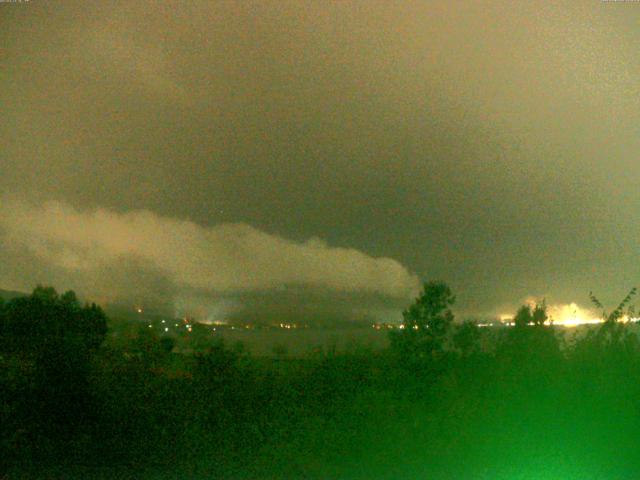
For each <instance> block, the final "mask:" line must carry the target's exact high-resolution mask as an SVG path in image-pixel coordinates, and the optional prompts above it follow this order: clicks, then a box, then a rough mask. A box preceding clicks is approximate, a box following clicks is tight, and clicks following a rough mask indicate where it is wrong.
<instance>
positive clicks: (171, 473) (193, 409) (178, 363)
mask: <svg viewBox="0 0 640 480" xmlns="http://www.w3.org/2000/svg"><path fill="white" fill-rule="evenodd" d="M634 295H635V290H632V291H631V292H630V294H629V296H628V297H626V298H625V299H624V300H623V301H622V302H621V303H620V304H619V305H618V306H617V307H616V308H615V309H614V310H613V311H612V312H611V313H607V312H605V311H604V310H605V309H604V308H603V307H602V305H600V303H599V302H598V301H597V299H596V298H595V297H594V296H593V295H592V299H595V301H594V304H596V302H597V305H600V307H599V308H600V309H601V310H603V318H604V319H605V320H606V321H605V322H604V323H602V324H601V325H599V326H594V327H589V328H587V329H585V330H584V331H578V333H576V334H575V335H566V334H565V335H561V334H560V330H559V329H558V328H555V327H553V325H551V324H550V322H549V321H548V320H549V319H548V315H547V309H546V305H545V303H544V301H543V302H540V303H539V304H538V305H534V306H523V307H522V308H520V309H519V310H518V312H517V314H516V316H515V317H514V324H515V325H514V326H513V327H510V328H496V329H489V328H479V327H478V325H477V324H476V323H475V322H472V321H465V322H456V321H455V317H454V313H453V307H454V305H455V296H454V295H453V292H452V291H451V289H450V288H449V287H448V286H447V285H446V284H444V283H441V282H428V283H426V284H425V285H424V288H423V290H422V291H421V293H420V295H419V296H418V298H417V299H416V300H415V302H414V303H413V304H412V305H410V306H409V307H408V308H407V309H406V310H405V311H404V312H403V328H402V329H399V330H394V331H392V332H391V334H390V345H389V348H388V349H385V350H371V349H367V348H366V347H361V348H359V349H355V350H353V351H348V352H337V351H335V350H329V351H324V352H323V351H315V352H314V353H313V354H310V355H309V356H307V357H304V358H292V357H290V356H286V357H285V356H283V355H280V356H278V357H277V358H255V357H252V356H251V355H249V354H248V353H247V352H245V351H244V350H243V349H242V348H236V347H234V348H230V347H229V346H227V345H226V344H224V343H223V342H217V343H212V344H211V345H210V346H209V348H207V349H205V350H204V351H202V352H200V353H195V354H191V355H182V354H176V353H172V348H173V343H171V342H168V341H166V340H165V341H163V340H162V339H161V338H158V337H156V336H154V334H153V333H152V332H151V331H150V330H149V329H147V328H141V329H139V331H138V332H137V333H136V334H135V335H134V336H132V337H131V338H129V337H126V338H127V340H126V341H125V342H124V343H114V342H113V341H110V340H109V337H108V336H106V333H107V318H106V317H105V315H104V313H103V312H102V310H101V309H100V308H99V307H97V306H95V305H81V304H80V303H79V302H78V300H77V298H76V297H75V295H74V294H73V293H72V292H67V293H65V294H62V295H58V294H57V293H56V292H55V290H53V289H51V288H42V287H38V288H37V289H36V290H34V292H33V294H32V295H30V296H28V297H24V298H18V299H14V300H11V301H9V302H6V303H4V304H2V305H1V306H0V367H1V369H0V426H1V430H0V431H1V432H2V436H1V437H0V448H1V451H2V456H0V469H3V470H5V471H6V472H7V475H8V478H14V477H15V478H83V479H84V478H174V477H175V478H222V479H224V478H229V479H254V478H255V479H280V478H290V479H324V478H336V479H342V478H345V479H360V478H362V479H365V478H366V479H371V478H432V479H450V478H461V479H471V478H481V479H482V478H529V477H532V478H534V477H535V478H537V477H538V476H540V477H554V478H556V477H557V478H607V479H617V478H620V479H624V478H635V477H636V476H638V474H640V457H638V455H637V453H636V452H637V451H638V450H640V437H639V436H638V431H640V344H639V342H638V340H637V336H636V334H635V331H634V330H633V328H632V327H631V326H630V325H629V324H623V323H621V322H620V321H619V320H620V319H621V318H622V317H623V316H624V315H625V314H629V313H632V311H630V310H629V308H630V303H631V301H632V299H633V296H634ZM163 342H164V343H163ZM621 445H623V446H624V448H621V447H620V446H621ZM97 472H98V473H97ZM99 472H102V473H99ZM594 472H595V473H594ZM2 473H3V472H2V470H0V474H2ZM162 475H164V477H163V476H162Z"/></svg>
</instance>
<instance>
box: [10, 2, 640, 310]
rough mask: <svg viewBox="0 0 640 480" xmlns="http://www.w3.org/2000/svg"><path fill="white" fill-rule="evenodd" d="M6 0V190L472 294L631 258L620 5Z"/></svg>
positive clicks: (626, 18)
mask: <svg viewBox="0 0 640 480" xmlns="http://www.w3.org/2000/svg"><path fill="white" fill-rule="evenodd" d="M0 8H1V11H0V14H1V15H2V17H1V21H2V28H1V29H0V41H1V42H2V45H3V46H4V49H3V51H2V55H3V65H6V68H4V74H3V77H2V78H3V88H2V90H0V101H1V102H2V105H3V106H4V109H3V110H4V115H2V117H1V118H0V133H1V134H2V138H3V139H4V140H5V145H4V148H3V149H2V150H0V188H2V190H4V191H8V192H11V193H13V194H17V195H20V196H22V197H24V198H28V199H30V200H31V201H33V202H35V203H36V204H37V205H40V204H41V203H42V202H44V201H48V200H58V201H62V202H64V203H67V204H70V205H71V206H73V207H75V208H80V207H82V208H87V207H89V208H107V209H109V210H110V211H113V212H117V213H119V214H123V215H126V214H127V212H131V211H140V210H147V211H149V212H154V214H155V215H158V216H159V217H161V218H167V219H174V220H175V221H178V220H176V219H180V220H191V221H192V222H195V224H196V225H199V226H201V227H202V228H209V227H210V228H216V226H217V225H220V224H237V223H242V224H244V225H247V226H249V225H250V226H251V227H252V228H254V229H257V231H259V232H270V233H272V234H273V235H276V236H278V237H281V238H287V239H291V240H292V241H297V242H304V241H306V239H308V238H311V237H319V238H323V239H326V240H327V241H328V243H329V244H330V245H335V246H340V247H344V248H353V249H357V250H359V251H362V252H366V254H368V255H371V256H375V257H390V258H394V259H396V260H397V261H398V262H400V263H401V264H402V265H406V266H407V267H408V268H409V269H410V270H411V271H416V272H417V273H418V274H419V275H420V276H422V277H424V278H436V277H437V278H442V279H445V280H448V281H450V282H451V283H452V284H453V286H454V289H455V290H457V291H458V292H460V294H459V307H460V309H461V310H467V311H492V310H494V309H495V308H497V306H501V305H505V304H507V303H509V302H513V301H518V300H519V299H522V298H524V297H526V296H528V295H532V294H533V295H537V296H542V295H547V296H548V297H549V296H551V297H553V298H555V299H557V300H558V301H559V302H567V303H568V302H570V301H574V300H577V301H584V299H585V298H586V293H587V292H588V291H589V290H590V289H594V290H596V291H599V292H601V296H602V297H604V298H605V299H608V298H611V300H612V301H613V300H615V299H616V297H617V296H618V295H619V294H620V293H621V292H624V291H626V289H627V287H628V286H629V285H631V284H634V283H636V282H637V280H638V276H639V274H640V267H638V262H637V258H638V250H639V248H638V242H637V238H639V235H640V227H638V222H635V221H634V218H635V215H636V212H637V211H638V208H640V190H638V188H637V185H638V180H640V174H639V173H638V172H639V170H638V169H637V164H638V158H637V156H638V151H640V131H639V130H640V113H639V112H640V91H639V89H640V87H639V85H640V82H638V80H639V77H640V65H639V61H638V58H640V57H639V56H638V55H637V53H638V51H637V50H638V45H639V44H640V43H639V40H640V39H639V38H638V37H639V35H640V33H638V30H637V29H636V28H635V26H636V25H637V21H638V18H639V15H640V9H639V8H636V6H635V5H633V4H626V5H622V4H620V3H614V2H586V1H585V2H551V3H546V4H544V5H542V4H540V3H539V2H538V3H536V2H527V3H523V2H519V3H515V2H506V1H504V2H503V1H490V2H489V1H487V2H464V3H458V2H402V3H394V2H375V1H367V2H335V3H334V2H299V1H294V2H235V1H234V2H188V3H183V4H175V3H156V2H153V3H151V2H126V3H111V2H104V3H100V2H99V3H91V4H90V5H88V4H87V3H86V2H82V3H80V2H65V3H64V4H63V5H61V4H60V3H56V4H53V3H50V2H47V3H45V2H29V3H28V4H19V5H10V4H2V5H0ZM69 261H70V260H69ZM156 267H157V265H156V266H155V267H154V268H156ZM162 268H166V267H165V266H162ZM24 271H25V274H24V275H23V278H22V280H21V281H24V282H25V283H28V282H30V281H31V279H32V278H36V277H34V276H33V275H31V274H30V273H26V272H27V267H25V270H24ZM17 273H19V272H17ZM19 277H20V275H18V276H17V277H12V278H19ZM173 281H174V279H169V280H168V282H169V283H172V282H173ZM12 286H13V285H6V287H12ZM167 288H168V287H167Z"/></svg>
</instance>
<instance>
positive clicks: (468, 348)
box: [453, 320, 481, 357]
mask: <svg viewBox="0 0 640 480" xmlns="http://www.w3.org/2000/svg"><path fill="white" fill-rule="evenodd" d="M480 334H481V332H480V327H478V324H477V323H476V322H474V321H473V320H465V321H464V322H462V323H461V324H459V325H456V328H455V332H454V334H453V344H454V345H455V347H456V348H457V349H458V350H460V353H461V354H462V356H463V357H468V356H470V355H472V354H474V353H477V352H478V350H479V348H480V345H479V342H480Z"/></svg>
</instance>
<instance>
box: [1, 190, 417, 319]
mask: <svg viewBox="0 0 640 480" xmlns="http://www.w3.org/2000/svg"><path fill="white" fill-rule="evenodd" d="M0 232H2V236H1V237H0V239H1V241H2V243H3V248H4V249H6V251H11V252H13V255H11V256H9V257H7V258H5V261H4V262H3V263H4V265H3V267H2V268H1V269H0V282H3V283H4V284H5V285H10V286H12V287H24V286H25V282H27V283H28V282H30V281H31V282H35V281H39V280H44V282H45V283H49V282H50V281H51V279H53V280H56V279H58V280H66V281H67V282H69V281H70V282H71V284H72V285H73V286H74V287H75V288H78V287H79V288H80V290H81V291H82V292H83V293H85V294H86V295H88V296H92V295H98V296H100V297H104V298H106V299H110V300H115V299H119V298H120V299H122V298H128V299H138V301H144V302H147V303H151V302H153V303H156V304H158V303H159V302H160V303H162V300H163V299H164V303H166V301H167V299H171V300H172V301H173V303H174V308H176V309H178V310H179V309H183V310H184V309H192V310H193V309H198V308H199V309H200V312H199V313H200V314H204V315H206V316H210V315H213V314H219V315H222V316H225V317H228V316H230V315H231V314H232V313H234V312H238V311H243V312H245V311H246V306H247V304H248V303H252V302H250V301H249V299H250V298H255V296H256V295H267V296H268V297H273V298H280V301H279V302H280V303H279V304H278V305H280V304H281V303H282V301H283V299H284V298H286V297H287V295H284V294H281V293H278V292H283V291H286V290H287V289H292V290H291V291H295V290H296V289H297V290H300V291H301V292H303V293H301V294H295V295H293V296H291V295H289V297H290V298H289V299H288V301H290V302H291V305H292V306H291V307H290V308H293V309H294V310H295V307H294V305H301V302H302V301H303V299H304V302H306V304H307V305H311V304H312V303H313V302H312V299H314V298H315V301H316V303H317V304H318V305H317V306H318V308H317V309H316V313H317V314H321V313H322V312H323V311H327V309H326V308H325V307H322V308H321V305H328V304H330V303H331V302H332V301H333V302H334V303H335V299H336V298H338V297H340V296H343V297H345V296H346V298H352V299H353V298H356V297H357V296H358V295H359V296H363V295H364V296H365V297H371V298H373V297H381V298H387V299H392V300H395V302H396V303H398V300H400V302H403V301H404V302H407V301H409V300H410V299H411V297H412V295H414V294H415V293H416V292H417V290H418V288H419V281H418V278H417V277H416V276H415V275H414V274H412V273H410V272H409V271H408V270H407V269H406V268H405V267H404V266H402V265H401V264H400V263H398V262H397V261H395V260H392V259H390V258H373V257H371V256H369V255H366V254H364V253H362V252H360V251H357V250H355V249H345V248H335V247H330V246H328V245H327V244H326V243H324V242H323V241H321V240H319V239H310V240H308V241H306V242H302V243H301V242H294V241H291V240H288V239H285V238H282V237H279V236H277V235H270V234H267V233H265V232H262V231H260V230H258V229H256V228H253V227H251V226H249V225H245V224H223V225H217V226H212V227H203V226H200V225H198V224H196V223H193V222H190V221H184V220H179V219H173V218H167V217H162V216H159V215H156V214H154V213H152V212H149V211H134V212H128V213H122V214H120V213H116V212H113V211H110V210H106V209H97V210H89V211H79V210H76V209H73V208H71V207H70V206H68V205H66V204H62V203H59V202H47V203H45V204H44V205H40V206H34V205H33V204H30V203H27V202H23V201H17V200H15V199H10V198H8V197H6V198H4V199H2V203H1V206H0ZM16 262H19V263H20V264H24V263H26V262H29V263H30V264H31V268H35V269H37V271H39V272H49V275H52V274H53V276H52V277H51V279H50V278H45V279H42V278H41V277H43V276H45V277H46V276H47V275H42V274H40V275H36V274H34V273H35V272H31V273H29V272H28V271H26V270H24V269H21V268H13V269H12V268H11V264H13V265H15V263H16ZM16 281H18V282H19V284H16V283H15V282H16ZM315 291H323V292H325V293H324V294H323V295H322V296H321V297H319V298H318V297H314V293H313V292H315ZM259 292H263V293H262V294H259ZM274 292H275V293H276V295H275V297H274ZM252 296H253V297H252ZM332 298H333V300H331V299H332ZM253 303H255V302H253ZM262 303H263V306H265V305H266V304H265V302H262ZM360 303H361V305H360V308H362V307H363V305H362V302H360ZM378 303H379V302H378ZM340 305H341V306H340V307H339V308H336V309H334V314H335V315H339V314H343V315H344V314H346V312H349V311H350V310H353V309H354V308H356V307H358V305H357V303H356V304H354V305H351V306H350V305H349V302H345V301H344V300H343V302H342V303H341V304H340ZM373 306H376V305H373ZM241 307H242V308H241ZM252 307H255V313H254V315H256V316H258V317H259V316H260V315H261V314H262V313H261V311H260V305H259V304H254V305H252ZM203 309H204V311H203ZM265 310H266V309H265ZM307 310H308V309H307ZM212 312H217V313H212ZM301 313H303V312H301ZM335 315H334V316H335Z"/></svg>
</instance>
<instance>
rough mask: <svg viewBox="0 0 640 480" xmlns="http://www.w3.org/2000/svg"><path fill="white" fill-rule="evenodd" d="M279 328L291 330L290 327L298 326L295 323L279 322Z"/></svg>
mask: <svg viewBox="0 0 640 480" xmlns="http://www.w3.org/2000/svg"><path fill="white" fill-rule="evenodd" d="M280 328H284V329H287V330H291V329H292V328H298V325H296V324H295V323H281V324H280Z"/></svg>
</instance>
